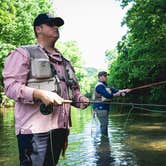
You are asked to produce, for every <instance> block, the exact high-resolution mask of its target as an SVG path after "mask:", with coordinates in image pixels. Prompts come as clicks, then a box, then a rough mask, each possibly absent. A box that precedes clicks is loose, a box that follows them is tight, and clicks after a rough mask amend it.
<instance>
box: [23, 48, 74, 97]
mask: <svg viewBox="0 0 166 166" xmlns="http://www.w3.org/2000/svg"><path fill="white" fill-rule="evenodd" d="M23 48H24V49H26V50H27V51H28V54H29V56H30V61H31V62H30V64H31V66H30V73H29V77H28V80H27V86H29V87H32V88H37V89H42V90H48V91H54V92H56V93H58V94H59V95H60V96H62V94H61V89H62V88H61V80H62V78H61V76H59V75H58V74H57V71H56V69H55V68H54V67H53V66H52V65H51V63H50V59H49V56H48V55H47V53H46V52H45V51H44V50H43V49H42V48H40V47H39V46H37V45H30V46H24V47H23ZM62 58H63V59H62V61H63V67H64V71H65V75H64V76H63V81H65V82H66V85H67V90H68V98H69V99H72V98H73V90H74V88H75V84H76V83H77V79H76V77H75V72H74V69H73V68H72V66H71V64H70V63H69V61H68V60H66V59H65V58H64V57H62Z"/></svg>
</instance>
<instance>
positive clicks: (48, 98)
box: [33, 89, 64, 105]
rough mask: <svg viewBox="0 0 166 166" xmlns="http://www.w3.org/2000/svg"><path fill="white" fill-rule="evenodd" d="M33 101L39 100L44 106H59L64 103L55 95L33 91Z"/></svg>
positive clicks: (42, 91)
mask: <svg viewBox="0 0 166 166" xmlns="http://www.w3.org/2000/svg"><path fill="white" fill-rule="evenodd" d="M33 97H34V99H38V100H41V101H42V102H43V103H44V104H45V105H50V104H58V105H61V104H62V103H63V101H64V99H63V98H61V97H60V96H59V95H58V94H57V93H54V92H50V91H46V90H40V89H35V90H34V92H33Z"/></svg>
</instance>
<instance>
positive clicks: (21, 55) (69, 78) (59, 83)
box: [3, 13, 89, 166]
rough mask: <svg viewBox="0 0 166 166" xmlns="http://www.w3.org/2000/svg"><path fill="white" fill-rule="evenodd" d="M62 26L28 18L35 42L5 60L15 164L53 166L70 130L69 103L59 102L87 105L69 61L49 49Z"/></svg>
mask: <svg viewBox="0 0 166 166" xmlns="http://www.w3.org/2000/svg"><path fill="white" fill-rule="evenodd" d="M63 24H64V20H63V19H62V18H60V17H54V16H52V15H51V14H48V13H43V14H39V15H38V16H37V17H36V18H35V20H34V32H35V36H36V39H37V44H34V45H26V46H21V47H18V48H16V49H15V50H14V51H13V52H11V53H9V55H8V57H7V59H6V61H5V65H4V70H3V77H4V85H5V94H6V95H7V96H8V97H9V98H11V99H14V100H15V112H14V114H15V130H16V135H17V140H18V147H19V158H20V165H21V166H55V165H56V164H57V163H58V159H59V156H60V153H63V152H64V150H65V148H66V146H67V137H68V134H69V128H70V126H71V117H70V104H69V103H64V102H65V101H69V100H70V101H71V100H74V101H76V102H75V103H76V104H72V105H73V106H75V107H77V108H82V109H84V108H86V107H87V106H88V102H89V100H88V98H86V97H85V96H83V95H82V94H81V93H80V90H79V85H78V82H77V78H76V77H75V72H74V69H73V67H72V65H71V63H70V62H69V61H68V60H67V59H66V58H64V57H63V55H62V54H61V53H60V52H59V51H58V50H57V49H56V48H55V46H54V45H55V43H56V41H57V40H58V38H59V27H61V26H62V25H63ZM79 102H81V104H79ZM50 108H51V109H50Z"/></svg>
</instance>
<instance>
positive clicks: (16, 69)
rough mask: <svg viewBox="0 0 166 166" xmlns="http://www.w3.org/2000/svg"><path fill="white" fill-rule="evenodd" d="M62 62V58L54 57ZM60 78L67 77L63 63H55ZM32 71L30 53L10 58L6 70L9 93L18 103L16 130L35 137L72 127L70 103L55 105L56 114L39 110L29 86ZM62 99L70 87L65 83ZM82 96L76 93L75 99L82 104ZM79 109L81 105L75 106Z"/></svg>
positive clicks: (13, 54)
mask: <svg viewBox="0 0 166 166" xmlns="http://www.w3.org/2000/svg"><path fill="white" fill-rule="evenodd" d="M51 56H52V57H53V58H55V59H56V58H57V60H59V61H61V57H59V56H54V54H53V55H51ZM54 67H55V68H56V71H57V72H58V74H59V75H64V72H65V71H64V67H63V63H62V64H60V63H57V64H56V63H54ZM29 72H30V56H29V55H28V52H27V50H25V49H23V48H21V47H20V48H17V49H16V50H14V51H13V52H11V53H10V54H9V55H8V57H7V58H6V61H5V64H4V70H3V77H4V85H5V94H6V95H7V96H8V97H9V98H11V99H13V100H14V101H15V112H14V114H15V129H16V134H19V133H21V134H31V133H42V132H48V131H49V130H52V129H57V128H69V127H70V126H71V124H70V104H63V105H61V106H54V111H53V113H51V114H49V115H43V114H41V113H40V111H39V107H40V104H41V103H39V102H35V101H34V100H33V90H34V89H33V88H30V87H28V86H26V83H27V79H28V74H29ZM61 87H62V96H61V97H63V98H64V99H67V85H66V83H65V82H63V81H61ZM81 96H82V95H81V93H80V91H79V88H78V89H75V91H74V98H75V100H76V101H79V99H80V97H81ZM75 106H76V107H79V105H75Z"/></svg>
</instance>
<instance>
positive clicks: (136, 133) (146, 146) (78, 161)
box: [0, 109, 166, 166]
mask: <svg viewBox="0 0 166 166" xmlns="http://www.w3.org/2000/svg"><path fill="white" fill-rule="evenodd" d="M126 117H127V114H117V113H115V114H113V113H112V112H111V114H110V117H109V126H108V133H109V134H108V137H102V136H101V134H100V130H99V128H100V127H99V122H98V121H97V120H94V119H92V115H91V111H90V110H88V109H87V110H84V111H80V110H72V120H73V127H72V128H71V132H70V136H69V147H68V149H67V151H66V157H65V159H61V160H60V161H59V164H58V166H158V165H159V166H165V163H166V158H165V155H166V139H165V132H166V123H165V121H166V115H164V114H151V113H146V114H145V113H140V112H139V113H136V112H135V113H133V114H132V116H131V117H130V119H129V120H128V123H127V125H126V128H124V124H125V120H126ZM18 165H19V164H18V152H17V141H16V137H15V132H14V117H13V109H11V110H9V109H7V110H5V111H0V166H18Z"/></svg>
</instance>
